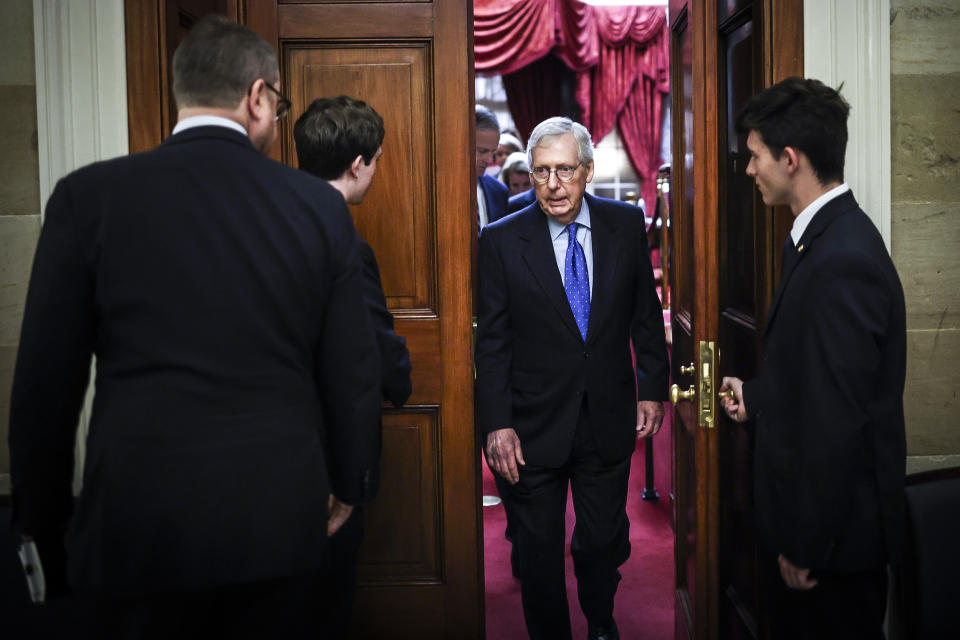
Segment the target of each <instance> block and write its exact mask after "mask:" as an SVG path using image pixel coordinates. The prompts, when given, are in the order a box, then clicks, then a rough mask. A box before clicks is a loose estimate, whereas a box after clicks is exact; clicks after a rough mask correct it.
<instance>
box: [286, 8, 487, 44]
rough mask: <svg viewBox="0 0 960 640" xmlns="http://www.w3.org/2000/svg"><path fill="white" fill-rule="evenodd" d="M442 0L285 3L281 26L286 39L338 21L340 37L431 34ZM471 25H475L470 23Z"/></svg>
mask: <svg viewBox="0 0 960 640" xmlns="http://www.w3.org/2000/svg"><path fill="white" fill-rule="evenodd" d="M442 7H443V3H441V2H438V3H437V7H434V5H431V4H399V5H396V4H364V5H360V6H351V5H345V4H336V5H332V4H330V5H327V4H311V5H301V4H295V5H282V6H280V7H278V9H277V12H278V14H279V28H280V33H282V34H283V37H284V39H285V40H289V39H297V38H305V39H310V38H314V37H316V34H317V33H323V32H329V31H330V25H336V28H337V39H338V40H339V39H343V38H390V39H396V37H397V35H398V34H403V37H404V38H415V39H416V38H430V37H431V36H433V32H434V28H435V27H434V25H435V23H436V22H439V17H438V16H436V15H434V14H435V12H437V13H442ZM471 27H472V25H471Z"/></svg>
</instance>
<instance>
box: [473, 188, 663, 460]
mask: <svg viewBox="0 0 960 640" xmlns="http://www.w3.org/2000/svg"><path fill="white" fill-rule="evenodd" d="M584 197H585V198H586V199H587V202H588V203H589V206H590V220H591V233H592V236H593V256H594V257H593V268H594V284H593V298H592V302H591V306H590V322H589V328H588V331H587V339H586V341H584V340H583V338H582V337H581V336H580V331H579V330H578V329H577V325H576V322H575V321H574V318H573V313H572V312H571V311H570V303H569V302H568V301H567V297H566V294H565V293H564V289H563V281H562V279H561V276H560V271H559V269H558V268H557V262H556V258H555V257H554V251H553V243H552V241H551V238H550V232H549V230H548V226H547V218H546V215H545V214H544V213H543V212H542V211H541V210H540V205H539V204H532V205H530V206H529V207H527V208H526V209H523V210H522V211H518V212H517V213H513V214H511V215H509V216H507V217H506V218H504V219H503V220H500V221H499V222H496V223H494V224H491V225H489V226H487V227H485V228H484V230H483V233H482V234H481V235H480V250H479V259H478V263H479V280H480V314H479V317H478V327H477V357H476V362H477V404H478V408H479V415H480V429H481V431H482V433H484V434H487V433H489V432H491V431H494V430H496V429H501V428H504V427H513V428H514V429H515V430H516V431H517V435H518V436H519V438H520V442H521V445H522V447H523V452H524V457H525V459H526V461H527V463H532V464H535V465H543V466H558V465H560V464H562V463H563V462H564V461H565V459H566V456H567V455H568V454H569V452H570V447H571V443H572V439H573V434H574V431H575V429H576V422H577V417H578V415H579V412H580V405H581V401H582V399H583V395H582V394H584V393H586V394H587V398H588V402H589V406H590V417H591V419H592V421H593V428H594V433H595V434H596V440H597V448H598V450H599V453H600V455H601V456H602V458H603V459H604V460H605V461H610V462H612V461H618V460H622V459H624V458H626V457H628V456H629V455H630V454H631V453H632V452H633V450H634V447H635V443H636V423H637V405H636V401H637V399H640V400H660V401H662V400H664V399H666V395H667V377H668V366H667V350H666V343H665V339H664V331H663V312H662V309H661V306H660V301H659V299H658V298H657V292H656V288H655V286H654V282H653V270H652V269H651V266H650V254H649V252H648V251H647V239H646V230H645V229H644V218H643V212H642V211H641V210H640V209H639V208H637V207H633V206H630V205H627V204H624V203H621V202H616V201H614V200H606V199H604V198H594V197H593V196H590V195H586V196H584ZM631 339H632V340H633V344H634V348H635V350H636V354H637V368H636V371H634V368H633V365H632V362H631V354H630V341H631Z"/></svg>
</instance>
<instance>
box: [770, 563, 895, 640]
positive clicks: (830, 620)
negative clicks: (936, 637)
mask: <svg viewBox="0 0 960 640" xmlns="http://www.w3.org/2000/svg"><path fill="white" fill-rule="evenodd" d="M760 561H761V563H762V564H763V567H762V571H761V575H762V576H763V581H764V583H765V584H764V587H765V589H764V593H766V595H767V598H768V614H769V625H770V637H771V638H776V639H777V640H781V639H783V640H814V639H816V640H821V639H822V640H831V639H836V640H841V639H843V640H883V637H884V636H883V618H884V615H885V614H886V608H887V569H886V567H877V568H876V569H871V570H869V571H858V572H849V573H848V572H836V571H811V572H810V575H811V577H812V578H814V579H815V580H816V581H817V586H815V587H814V588H813V589H810V590H809V591H800V590H796V589H790V588H788V587H787V585H786V584H784V582H783V578H782V577H781V576H780V568H779V566H778V564H777V558H776V556H773V555H769V554H763V555H761V558H760Z"/></svg>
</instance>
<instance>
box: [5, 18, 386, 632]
mask: <svg viewBox="0 0 960 640" xmlns="http://www.w3.org/2000/svg"><path fill="white" fill-rule="evenodd" d="M279 80H280V75H279V71H278V64H277V57H276V53H275V51H274V50H273V48H272V47H271V46H270V45H269V44H268V43H267V42H265V41H264V40H263V39H261V38H260V37H259V36H257V35H256V34H254V33H253V32H252V31H250V30H249V29H247V28H245V27H243V26H240V25H237V24H235V23H233V22H230V21H229V20H226V19H225V18H219V17H208V18H204V19H202V20H200V21H199V22H197V24H196V25H195V26H194V27H193V29H192V30H191V31H190V33H189V34H188V35H187V36H186V37H185V38H184V40H183V42H182V43H181V44H180V46H179V47H178V48H177V51H176V53H175V55H174V58H173V91H174V95H175V98H176V100H177V105H178V108H179V113H178V123H177V126H176V127H175V129H174V132H173V135H172V136H171V137H170V138H169V139H167V140H166V141H165V142H164V143H163V144H162V145H161V146H160V147H158V148H156V149H154V150H152V151H148V152H146V153H141V154H138V155H134V156H130V157H125V158H119V159H116V160H110V161H107V162H101V163H97V164H94V165H90V166H88V167H85V168H83V169H80V170H78V171H76V172H74V173H72V174H70V175H68V176H67V177H66V178H64V179H62V180H61V181H60V182H59V183H58V184H57V187H56V189H55V190H54V192H53V194H52V195H51V197H50V201H49V204H48V205H47V209H46V219H45V224H44V226H43V229H42V231H41V236H40V241H39V245H38V247H37V253H36V258H35V261H34V267H33V272H32V275H31V282H30V289H29V293H28V296H27V303H26V310H25V314H24V321H23V331H22V335H21V340H20V350H19V355H18V360H17V368H16V373H15V378H14V384H13V395H12V402H11V405H12V406H11V420H10V452H11V467H12V479H13V500H14V521H15V526H16V527H17V528H18V529H19V531H20V532H21V534H22V535H23V536H24V538H25V539H28V540H29V539H32V540H34V541H35V542H36V543H37V545H38V547H39V551H40V556H41V559H42V561H43V562H44V568H45V569H46V571H47V578H48V581H49V582H48V584H50V585H51V586H52V587H54V588H53V589H51V591H50V592H49V594H48V595H49V596H51V597H52V596H55V595H58V592H59V593H62V591H63V590H64V589H65V588H66V585H67V584H69V587H70V588H72V589H73V590H75V591H78V592H81V593H85V594H89V595H91V596H93V597H94V601H93V603H92V604H91V605H90V608H91V610H95V611H96V612H97V613H98V616H96V625H95V626H96V628H95V629H92V630H89V635H90V636H91V637H104V638H107V637H114V636H119V637H125V638H126V637H169V638H178V637H183V638H187V637H191V638H192V637H263V638H275V637H281V636H282V637H302V636H305V635H310V636H311V637H312V636H313V635H315V634H316V633H317V630H316V628H312V629H311V628H309V620H310V619H311V616H310V615H309V614H310V609H311V603H310V602H309V599H308V596H309V594H310V593H312V592H313V590H314V589H315V587H316V585H315V581H316V579H317V578H316V576H317V572H318V570H320V569H321V568H322V566H323V564H324V561H325V550H326V539H327V536H328V535H329V534H332V533H334V532H335V531H336V529H337V528H338V527H339V526H340V525H341V524H342V523H343V518H342V513H343V511H344V508H343V507H342V505H356V504H361V503H363V502H365V501H368V500H369V499H370V498H372V496H373V495H374V493H375V491H376V469H377V467H378V465H379V456H380V431H379V429H380V423H379V417H380V416H379V412H380V361H379V357H378V353H377V344H376V337H375V335H374V332H373V328H372V326H371V323H370V317H369V313H368V311H367V308H366V303H365V301H364V299H363V295H362V291H363V279H362V274H361V270H360V268H361V267H360V260H359V252H360V244H359V240H358V238H357V235H356V232H355V230H354V228H353V223H352V220H351V218H350V214H349V211H348V210H347V207H346V205H345V204H344V202H343V198H342V197H341V196H340V194H339V193H337V191H336V190H335V189H333V188H332V187H330V186H329V185H328V184H327V183H326V182H324V181H323V180H320V179H318V178H315V177H313V176H311V175H309V174H307V173H305V172H302V171H296V170H294V169H292V168H290V167H286V166H283V165H281V164H279V163H277V162H275V161H273V160H271V159H269V158H268V157H266V156H265V155H264V152H266V151H267V150H268V149H269V148H270V146H271V145H272V144H273V142H274V140H275V138H276V135H277V124H276V121H277V120H278V119H279V118H280V117H281V116H282V115H283V114H284V113H285V112H286V110H287V109H288V108H289V102H288V101H287V100H286V99H285V98H283V97H282V95H281V93H280V82H279ZM93 355H96V367H97V368H96V395H95V398H94V402H93V412H92V419H91V426H90V435H89V438H88V440H87V458H86V463H85V466H84V479H83V489H82V492H81V493H80V494H79V496H78V497H77V498H76V500H75V501H74V498H73V496H72V495H71V477H72V468H73V444H74V433H75V428H76V423H77V418H78V414H79V411H80V405H81V401H82V399H83V395H84V390H85V389H86V385H87V379H88V374H89V371H90V362H91V356H93ZM328 503H329V504H330V505H332V508H331V509H328ZM77 633H78V635H79V636H80V637H83V635H84V630H80V629H78V630H77Z"/></svg>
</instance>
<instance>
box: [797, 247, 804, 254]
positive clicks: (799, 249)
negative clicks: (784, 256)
mask: <svg viewBox="0 0 960 640" xmlns="http://www.w3.org/2000/svg"><path fill="white" fill-rule="evenodd" d="M797 253H803V245H800V246H799V247H797Z"/></svg>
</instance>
